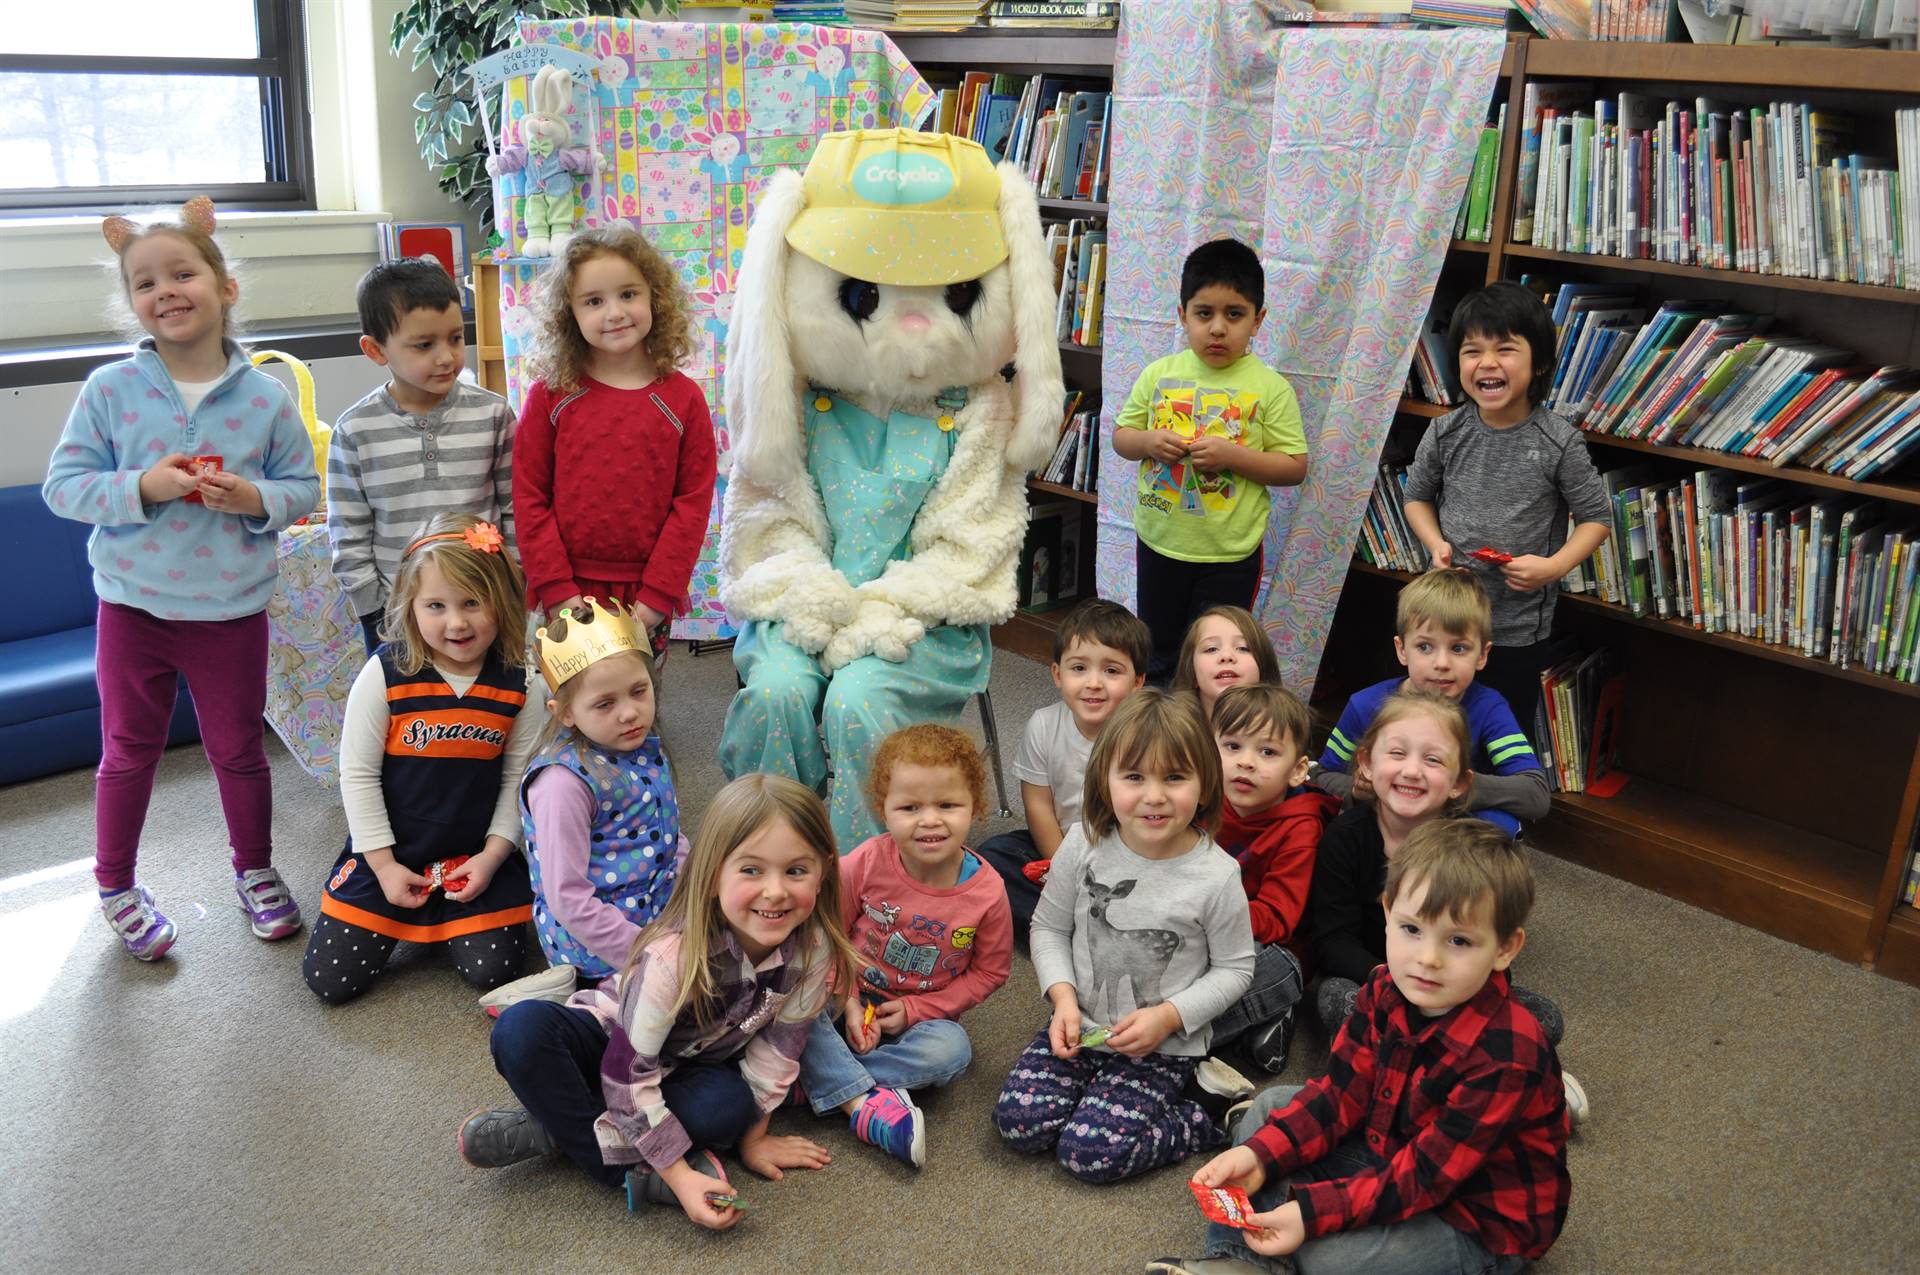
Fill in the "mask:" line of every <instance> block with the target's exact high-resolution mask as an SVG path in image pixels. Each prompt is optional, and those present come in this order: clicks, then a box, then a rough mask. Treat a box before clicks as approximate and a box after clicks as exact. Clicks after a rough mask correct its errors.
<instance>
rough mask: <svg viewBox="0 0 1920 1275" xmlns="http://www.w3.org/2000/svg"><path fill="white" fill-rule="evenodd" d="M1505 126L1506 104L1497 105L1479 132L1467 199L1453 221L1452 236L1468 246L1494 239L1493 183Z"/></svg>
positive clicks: (1461, 203) (1463, 201) (1497, 167)
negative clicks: (1491, 117) (1463, 240)
mask: <svg viewBox="0 0 1920 1275" xmlns="http://www.w3.org/2000/svg"><path fill="white" fill-rule="evenodd" d="M1506 126H1507V104H1506V103H1505V102H1502V103H1500V106H1499V108H1498V109H1497V110H1496V111H1495V112H1494V117H1493V123H1491V124H1487V125H1485V126H1483V127H1482V128H1481V130H1480V143H1479V145H1478V146H1477V147H1476V148H1475V149H1474V152H1473V174H1472V176H1470V177H1468V178H1467V193H1466V197H1465V198H1463V199H1462V200H1461V201H1460V212H1459V214H1458V215H1457V216H1455V217H1454V219H1453V237H1454V238H1455V239H1465V240H1468V241H1469V242H1471V243H1486V242H1488V241H1489V240H1491V239H1492V238H1493V180H1494V175H1495V174H1496V173H1497V172H1498V171H1499V169H1500V133H1501V131H1502V130H1503V129H1505V128H1506Z"/></svg>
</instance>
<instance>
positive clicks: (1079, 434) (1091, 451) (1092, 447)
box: [1034, 390, 1100, 491]
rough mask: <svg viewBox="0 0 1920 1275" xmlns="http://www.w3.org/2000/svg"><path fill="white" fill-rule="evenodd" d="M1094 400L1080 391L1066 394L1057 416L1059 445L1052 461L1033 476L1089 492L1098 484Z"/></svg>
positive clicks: (1097, 412) (1097, 413)
mask: <svg viewBox="0 0 1920 1275" xmlns="http://www.w3.org/2000/svg"><path fill="white" fill-rule="evenodd" d="M1097 401H1098V396H1097V395H1094V396H1089V395H1088V394H1087V393H1086V391H1084V390H1069V391H1067V403H1066V408H1065V409H1064V410H1063V411H1062V413H1061V417H1060V419H1061V432H1060V442H1059V445H1058V446H1056V447H1055V448H1054V449H1053V459H1052V460H1050V461H1048V462H1047V464H1046V465H1045V466H1044V467H1043V468H1041V469H1039V470H1037V471H1036V472H1035V473H1034V477H1036V478H1038V479H1040V480H1041V481H1042V482H1049V483H1055V484H1057V485H1059V486H1061V487H1071V488H1073V489H1074V490H1075V491H1092V490H1094V484H1095V483H1097V482H1099V481H1100V409H1099V407H1098V406H1097V405H1096V403H1097Z"/></svg>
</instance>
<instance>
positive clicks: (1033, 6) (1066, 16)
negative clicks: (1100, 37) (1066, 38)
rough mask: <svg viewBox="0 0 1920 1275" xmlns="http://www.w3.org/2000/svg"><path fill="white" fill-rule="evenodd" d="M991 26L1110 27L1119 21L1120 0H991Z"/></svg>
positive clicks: (988, 18) (988, 20)
mask: <svg viewBox="0 0 1920 1275" xmlns="http://www.w3.org/2000/svg"><path fill="white" fill-rule="evenodd" d="M984 20H985V22H986V24H987V25H988V26H990V27H1056V28H1070V29H1079V30H1094V31H1098V30H1107V29H1110V28H1112V27H1114V26H1117V25H1119V22H1120V0H988V3H987V11H986V14H985V19H984Z"/></svg>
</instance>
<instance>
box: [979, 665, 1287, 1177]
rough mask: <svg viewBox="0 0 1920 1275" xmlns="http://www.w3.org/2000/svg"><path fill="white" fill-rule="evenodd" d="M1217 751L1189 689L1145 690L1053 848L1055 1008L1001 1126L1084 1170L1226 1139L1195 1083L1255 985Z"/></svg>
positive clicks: (1100, 748)
mask: <svg viewBox="0 0 1920 1275" xmlns="http://www.w3.org/2000/svg"><path fill="white" fill-rule="evenodd" d="M1220 803H1221V781H1220V754H1219V751H1218V750H1217V749H1216V747H1215V745H1214V742H1213V736H1212V734H1211V733H1210V732H1209V731H1208V730H1207V723H1206V720H1205V719H1204V718H1202V717H1201V715H1200V705H1199V702H1198V701H1197V700H1196V699H1195V698H1194V697H1193V696H1191V695H1179V696H1169V695H1165V694H1163V693H1161V692H1159V691H1154V690H1145V691H1135V692H1134V693H1133V694H1131V695H1129V696H1128V697H1127V698H1126V699H1125V700H1124V701H1123V702H1122V703H1121V705H1120V707H1119V708H1118V709H1116V710H1114V714H1113V717H1112V719H1111V720H1110V721H1108V722H1107V724H1106V725H1105V726H1104V727H1103V728H1101V731H1100V737H1099V738H1098V739H1097V740H1095V741H1094V745H1093V756H1092V757H1091V758H1089V759H1088V762H1087V789H1086V800H1085V801H1084V802H1083V803H1082V804H1081V808H1080V822H1079V823H1077V824H1075V825H1074V826H1073V827H1072V829H1070V830H1069V831H1068V833H1067V836H1066V840H1065V841H1063V842H1061V844H1060V849H1059V852H1058V853H1056V854H1055V855H1054V856H1053V860H1052V867H1051V868H1050V869H1049V870H1048V873H1047V884H1046V888H1045V889H1043V890H1042V891H1041V893H1040V904H1039V906H1038V907H1037V908H1036V909H1035V910H1034V913H1033V929H1032V931H1031V932H1030V935H1029V943H1030V946H1031V948H1032V951H1033V967H1034V970H1035V972H1036V973H1038V974H1039V976H1040V989H1041V991H1043V992H1045V993H1046V997H1047V999H1048V1000H1049V1001H1050V1002H1052V1004H1053V1015H1052V1017H1051V1018H1050V1019H1049V1020H1048V1022H1047V1025H1046V1027H1045V1028H1043V1029H1042V1030H1041V1031H1040V1032H1039V1033H1038V1034H1037V1035H1036V1036H1035V1037H1034V1038H1033V1041H1032V1043H1030V1044H1029V1045H1028V1046H1027V1047H1026V1049H1025V1050H1023V1051H1022V1052H1021V1054H1020V1057H1019V1058H1018V1059H1017V1060H1016V1061H1015V1062H1014V1064H1013V1070H1012V1071H1011V1072H1009V1073H1008V1074H1007V1082H1006V1084H1005V1085H1003V1086H1002V1087H1001V1090H1000V1099H999V1101H998V1102H996V1103H995V1104H994V1108H993V1123H994V1127H995V1128H996V1129H998V1130H999V1131H1000V1136H1001V1137H1003V1138H1005V1139H1006V1140H1007V1142H1008V1143H1010V1144H1011V1145H1012V1146H1014V1147H1016V1148H1018V1149H1019V1150H1022V1151H1027V1152H1031V1153H1034V1154H1040V1153H1042V1152H1051V1153H1052V1154H1053V1156H1054V1158H1055V1159H1056V1160H1058V1161H1059V1162H1060V1164H1061V1166H1062V1167H1063V1168H1065V1169H1066V1171H1067V1172H1068V1173H1071V1174H1072V1175H1073V1176H1074V1177H1076V1178H1078V1179H1080V1180H1081V1181H1082V1182H1113V1181H1117V1180H1118V1179H1121V1178H1128V1177H1133V1176H1134V1175H1136V1174H1140V1173H1145V1172H1147V1171H1148V1170H1150V1169H1157V1168H1159V1167H1160V1166H1161V1165H1163V1164H1171V1163H1173V1162H1175V1161H1177V1160H1182V1159H1184V1158H1186V1157H1187V1156H1189V1155H1191V1154H1193V1153H1194V1152H1196V1151H1207V1150H1211V1149H1212V1148H1214V1147H1216V1146H1218V1145H1219V1144H1220V1143H1221V1142H1223V1141H1224V1137H1223V1135H1222V1134H1221V1132H1220V1130H1219V1129H1218V1128H1217V1127H1216V1126H1215V1125H1214V1124H1213V1122H1212V1121H1211V1120H1210V1119H1209V1118H1208V1116H1207V1113H1206V1110H1205V1109H1204V1108H1202V1107H1201V1105H1200V1104H1199V1103H1198V1102H1195V1101H1194V1100H1193V1099H1191V1098H1188V1097H1186V1096H1185V1094H1184V1092H1183V1090H1184V1089H1185V1086H1186V1084H1187V1082H1188V1081H1189V1080H1191V1079H1192V1078H1193V1073H1194V1069H1195V1068H1196V1067H1197V1066H1198V1065H1199V1063H1200V1059H1201V1058H1202V1057H1204V1056H1205V1054H1206V1052H1207V1043H1208V1041H1209V1040H1210V1039H1211V1038H1212V1035H1213V1028H1212V1023H1213V1019H1214V1017H1215V1016H1216V1015H1218V1014H1219V1013H1221V1011H1223V1010H1225V1009H1226V1008H1227V1007H1228V1006H1230V1005H1232V1004H1233V1003H1234V1002H1235V1001H1237V1000H1239V999H1240V997H1241V996H1242V995H1244V994H1245V993H1246V990H1247V987H1248V985H1249V984H1251V983H1252V982H1253V926H1252V923H1251V922H1250V921H1249V920H1248V916H1247V896H1246V893H1245V892H1244V891H1243V890H1242V889H1241V888H1240V868H1239V865H1238V864H1236V863H1235V862H1234V861H1233V859H1232V858H1230V857H1229V856H1228V855H1227V853H1226V852H1225V851H1224V850H1222V849H1220V847H1219V846H1217V845H1215V844H1214V842H1213V838H1212V837H1211V836H1210V835H1209V834H1208V831H1207V830H1208V829H1209V828H1212V827H1213V826H1214V824H1215V823H1216V822H1217V821H1218V820H1219V818H1220Z"/></svg>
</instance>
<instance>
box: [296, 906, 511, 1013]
mask: <svg viewBox="0 0 1920 1275" xmlns="http://www.w3.org/2000/svg"><path fill="white" fill-rule="evenodd" d="M399 942H400V940H399V939H395V938H388V937H387V936H386V935H384V934H376V933H375V932H374V931H372V930H366V929H362V928H360V927H359V926H357V925H349V924H347V923H346V922H345V921H342V920H339V919H338V918H336V917H331V916H327V915H326V914H325V913H322V914H321V915H319V916H317V917H315V918H314V919H313V933H312V934H311V935H310V936H309V937H308V939H307V954H306V956H305V958H304V959H303V960H302V961H301V965H300V973H301V974H302V975H303V976H304V977H305V978H306V980H307V986H308V987H311V988H312V989H313V994H314V995H315V996H318V997H319V998H320V999H321V1000H323V1001H325V1002H327V1003H328V1004H329V1005H340V1004H344V1003H345V1002H347V1001H350V1000H352V999H354V997H356V996H359V995H362V994H363V993H364V992H366V990H367V989H368V988H369V987H372V986H373V980H374V979H376V978H378V977H380V971H381V970H382V969H385V968H386V964H387V958H388V957H389V956H392V955H393V949H394V947H395V945H397V944H398V943H399ZM446 948H447V952H448V954H449V955H451V956H452V957H453V968H455V969H456V970H459V971H460V977H461V978H464V979H466V980H467V982H468V983H470V984H472V985H473V986H474V987H477V988H479V989H480V990H481V991H483V992H490V991H492V990H493V989H494V988H496V987H498V986H500V985H501V984H502V983H508V982H512V981H513V980H514V979H515V978H517V977H519V975H520V965H521V963H522V962H523V961H524V960H525V959H526V955H527V927H526V923H525V922H523V921H522V922H515V923H514V924H512V925H503V926H501V927H500V928H499V929H497V930H481V931H480V932H479V933H477V934H462V935H460V936H459V937H458V938H451V939H448V940H447V941H446Z"/></svg>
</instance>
